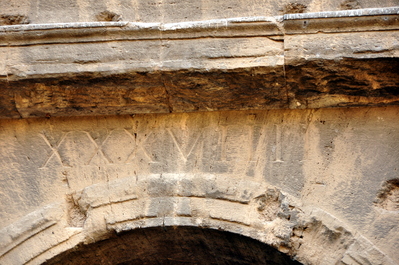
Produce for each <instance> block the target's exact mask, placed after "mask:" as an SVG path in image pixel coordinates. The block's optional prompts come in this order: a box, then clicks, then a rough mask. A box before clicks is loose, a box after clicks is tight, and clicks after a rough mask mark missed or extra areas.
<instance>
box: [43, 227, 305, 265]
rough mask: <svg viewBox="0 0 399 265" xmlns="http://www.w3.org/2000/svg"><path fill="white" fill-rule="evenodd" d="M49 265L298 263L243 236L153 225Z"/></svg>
mask: <svg viewBox="0 0 399 265" xmlns="http://www.w3.org/2000/svg"><path fill="white" fill-rule="evenodd" d="M44 264H46V265H50V264H63V265H67V264H82V265H83V264H90V265H92V264H117V265H130V264H215V265H224V264H248V265H249V264H271V265H275V264H283V265H299V264H300V263H299V262H297V261H293V260H291V258H290V257H288V256H287V255H285V254H283V253H281V252H279V251H277V250H276V249H274V248H272V247H270V246H268V245H266V244H264V243H262V242H259V241H257V240H254V239H252V238H249V237H245V236H242V235H238V234H234V233H230V232H226V231H220V230H214V229H205V228H199V227H153V228H143V229H136V230H133V231H129V232H126V233H122V234H119V235H115V236H113V237H111V238H109V239H107V240H103V241H100V242H96V243H93V244H90V245H79V246H77V247H76V248H74V249H72V250H69V251H67V252H65V253H62V254H60V255H58V256H56V257H54V258H52V259H51V260H49V261H47V262H46V263H44Z"/></svg>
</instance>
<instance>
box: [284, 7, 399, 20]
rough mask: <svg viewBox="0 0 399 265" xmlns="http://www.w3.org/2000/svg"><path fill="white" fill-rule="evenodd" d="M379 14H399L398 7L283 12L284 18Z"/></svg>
mask: <svg viewBox="0 0 399 265" xmlns="http://www.w3.org/2000/svg"><path fill="white" fill-rule="evenodd" d="M381 15H399V7H386V8H364V9H353V10H341V11H325V12H314V13H298V14H285V15H284V20H297V19H315V18H342V17H363V16H381Z"/></svg>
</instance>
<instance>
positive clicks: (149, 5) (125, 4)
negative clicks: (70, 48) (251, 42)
mask: <svg viewBox="0 0 399 265" xmlns="http://www.w3.org/2000/svg"><path fill="white" fill-rule="evenodd" d="M294 4H296V5H298V4H299V5H304V6H306V9H305V10H304V12H320V11H338V10H347V9H353V8H359V7H360V8H374V7H392V6H397V5H399V2H398V0H384V1H378V0H358V1H357V3H356V4H354V3H353V4H352V3H350V2H348V1H346V0H339V1H337V0H323V1H320V0H295V1H291V0H259V1H251V2H243V1H240V0H225V1H210V0H200V1H188V0H173V1H172V0H166V1H154V0H151V1H148V0H133V1H131V0H95V1H94V0H89V1H87V0H62V1H61V0H53V1H51V2H49V1H30V0H18V1H12V2H10V1H8V0H1V1H0V6H1V7H2V11H1V12H2V13H5V14H22V15H26V16H27V17H28V18H29V19H30V20H31V23H49V22H75V21H94V20H95V19H96V16H97V15H98V14H99V13H100V12H103V11H106V10H108V11H109V12H113V13H116V14H119V15H120V16H122V18H123V19H124V20H127V21H138V22H154V21H156V22H181V21H192V20H207V19H214V18H217V19H218V18H228V17H241V16H275V15H279V14H283V13H284V7H285V6H287V5H294Z"/></svg>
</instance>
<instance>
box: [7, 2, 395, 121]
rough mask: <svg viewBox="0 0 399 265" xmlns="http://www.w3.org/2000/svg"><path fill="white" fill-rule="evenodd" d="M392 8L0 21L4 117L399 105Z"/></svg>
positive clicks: (393, 10) (393, 12)
mask: <svg viewBox="0 0 399 265" xmlns="http://www.w3.org/2000/svg"><path fill="white" fill-rule="evenodd" d="M398 10H399V8H398V7H394V8H383V9H362V10H352V11H339V12H322V13H305V14H287V15H284V16H280V17H241V18H229V19H217V20H216V19H215V20H208V21H192V22H182V23H137V22H124V21H119V22H85V23H80V22H79V23H54V24H36V25H17V26H2V27H0V84H1V93H2V97H1V98H0V118H20V117H23V118H28V117H45V116H47V117H49V116H81V115H114V114H134V113H170V112H190V111H216V110H244V109H276V108H293V109H296V108H323V107H351V106H384V105H393V104H399V91H398V87H399V73H398V71H397V69H398V67H399V62H398V60H397V58H398V57H399V46H398V45H397V43H398V41H399V35H398V31H397V30H398V29H399V16H398V15H397V13H398ZM315 33H318V34H315Z"/></svg>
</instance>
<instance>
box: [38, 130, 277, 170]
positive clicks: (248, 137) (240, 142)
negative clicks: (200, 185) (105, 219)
mask: <svg viewBox="0 0 399 265" xmlns="http://www.w3.org/2000/svg"><path fill="white" fill-rule="evenodd" d="M93 135H94V133H90V132H88V131H68V132H63V133H62V134H61V136H60V137H59V139H58V141H51V140H50V138H51V139H52V137H49V134H48V133H43V134H40V137H41V138H42V139H43V141H44V143H45V146H46V149H48V151H45V152H47V153H48V155H47V157H46V159H45V160H44V162H43V163H42V165H41V166H40V168H46V167H48V166H49V164H50V163H56V164H59V165H61V166H63V167H73V166H77V165H79V166H82V165H94V164H95V163H96V162H95V161H101V163H102V164H124V163H131V162H133V161H134V160H135V159H139V160H143V159H144V160H145V161H147V162H148V163H163V162H166V161H168V160H169V159H177V160H180V161H181V162H180V163H183V164H184V163H187V162H188V161H189V160H190V159H191V158H192V157H196V158H198V157H203V158H204V159H211V160H212V161H213V162H215V163H217V162H240V161H246V162H252V163H254V162H258V161H259V158H260V157H262V158H263V160H268V161H270V162H275V163H283V162H284V160H283V158H282V154H283V150H282V149H283V146H282V129H281V127H280V125H274V126H273V127H272V129H271V130H267V128H266V126H238V125H230V126H229V125H226V126H220V125H219V127H218V128H217V129H216V130H215V129H214V128H202V129H200V130H196V131H194V130H193V131H192V132H191V131H181V130H180V131H179V130H172V129H164V130H163V131H162V132H149V133H140V134H139V133H134V132H131V131H129V130H127V129H115V130H110V131H108V132H107V133H106V134H105V136H103V137H102V138H101V139H100V138H99V137H94V136H93Z"/></svg>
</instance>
